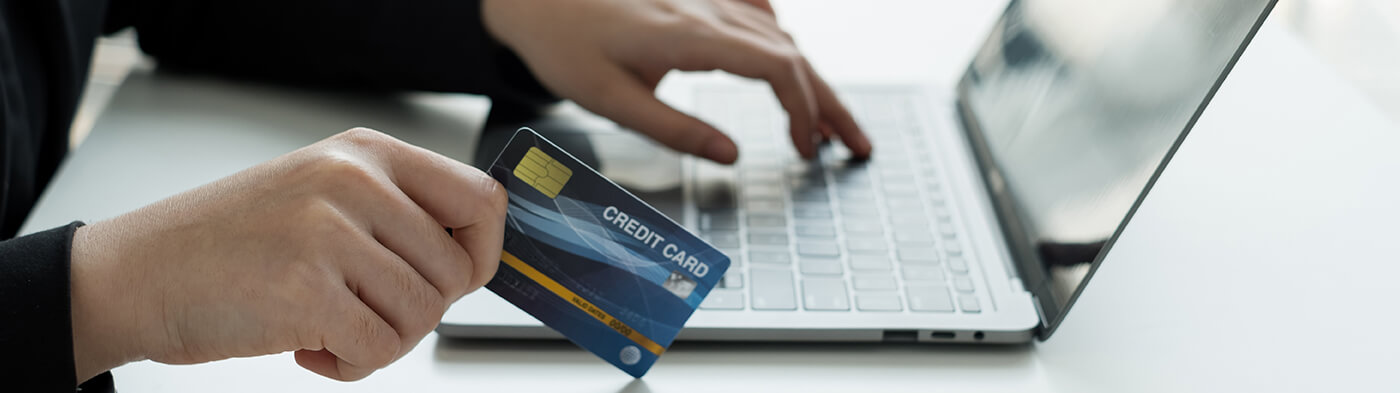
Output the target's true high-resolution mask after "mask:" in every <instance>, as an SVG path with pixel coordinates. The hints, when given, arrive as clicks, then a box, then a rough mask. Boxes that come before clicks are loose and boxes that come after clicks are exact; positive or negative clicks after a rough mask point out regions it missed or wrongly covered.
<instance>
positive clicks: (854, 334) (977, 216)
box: [437, 0, 1276, 343]
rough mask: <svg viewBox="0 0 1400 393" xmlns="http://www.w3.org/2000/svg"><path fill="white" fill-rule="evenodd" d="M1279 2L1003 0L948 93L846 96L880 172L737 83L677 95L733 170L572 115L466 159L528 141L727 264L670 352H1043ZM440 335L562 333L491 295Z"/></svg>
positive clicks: (473, 299) (487, 145)
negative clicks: (793, 138)
mask: <svg viewBox="0 0 1400 393" xmlns="http://www.w3.org/2000/svg"><path fill="white" fill-rule="evenodd" d="M1275 2H1276V0H1152V1H1145V2H1130V3H1124V4H1117V3H1113V2H1109V3H1104V2H1091V1H1082V0H1017V1H1012V2H1011V3H1010V5H1009V6H1008V7H1007V9H1006V10H1005V12H1004V13H1003V14H1002V16H1001V18H1000V19H999V21H998V22H997V23H996V24H995V26H994V28H993V29H992V31H991V33H990V34H989V36H988V37H987V40H986V43H985V44H984V45H983V46H982V48H981V49H980V50H978V51H977V53H976V54H975V56H974V58H973V59H972V61H971V64H969V65H968V67H967V71H966V72H965V74H964V75H963V77H962V79H961V81H960V82H959V84H958V86H957V87H956V88H953V89H948V88H938V87H930V85H929V84H926V83H910V84H908V85H870V86H859V85H850V86H839V87H838V89H839V90H840V94H841V96H842V100H843V102H845V103H846V104H847V105H848V107H850V109H851V110H852V112H853V114H854V115H855V116H856V119H857V122H859V123H860V124H861V125H862V126H863V128H864V129H865V130H866V132H867V133H869V135H870V136H871V138H872V141H873V143H874V145H875V147H876V150H875V155H874V157H872V158H871V159H869V160H863V161H861V160H852V159H851V157H850V153H849V151H846V150H844V149H843V148H841V147H840V146H836V145H835V144H833V145H830V146H824V147H823V148H822V149H821V153H820V154H819V157H818V158H817V159H815V160H801V159H799V158H798V157H797V155H796V153H795V152H794V151H793V148H792V147H791V146H790V142H788V137H787V133H786V132H785V130H786V129H787V128H786V117H785V114H784V112H783V111H782V110H781V107H780V106H779V105H778V104H777V102H776V100H774V99H773V98H772V97H771V93H769V92H768V91H767V90H766V89H765V88H764V87H763V86H762V85H761V84H757V83H738V82H733V83H730V82H719V83H710V84H701V85H696V86H691V87H688V88H686V89H685V91H683V92H681V93H680V95H679V97H682V98H680V99H674V100H670V101H671V102H673V103H676V104H677V105H680V106H683V107H685V108H686V109H687V110H688V111H690V112H691V113H693V114H695V115H696V116H698V117H700V118H702V119H705V120H707V121H709V122H711V123H712V124H714V125H716V126H717V127H718V128H719V129H721V130H725V131H726V132H728V133H729V134H730V135H731V136H732V137H734V138H735V140H736V141H737V142H738V143H739V145H740V157H741V158H740V161H739V162H738V163H737V164H736V165H733V166H724V165H718V164H714V163H709V162H705V161H703V160H699V159H694V158H689V157H680V156H678V155H676V154H675V153H673V152H670V151H667V150H665V149H664V148H660V147H657V146H656V145H655V144H654V143H651V142H649V141H646V140H645V139H643V138H641V137H638V136H636V135H635V134H632V133H629V132H625V131H619V130H617V129H616V127H615V126H612V125H611V124H610V123H608V122H606V121H600V120H598V119H596V118H594V119H590V118H588V117H587V116H582V115H579V114H578V113H572V112H578V111H577V109H573V110H570V109H568V108H563V109H555V110H553V111H550V113H547V114H545V115H543V116H535V117H520V116H518V115H510V114H497V113H493V114H492V116H493V119H490V120H489V121H488V129H487V131H486V132H485V133H484V134H483V137H482V138H483V139H482V142H481V143H480V144H478V149H479V153H478V154H477V155H476V157H486V158H487V159H489V158H490V157H494V156H495V154H494V151H497V150H499V149H500V146H503V145H504V143H505V139H508V138H509V134H510V131H513V130H514V129H515V128H516V127H518V126H520V125H529V126H531V127H533V128H534V129H536V130H538V131H540V132H541V133H543V134H545V135H546V136H547V137H549V138H551V139H552V140H554V141H555V142H556V143H558V144H559V145H561V146H562V147H564V148H565V149H566V150H568V151H571V152H572V153H573V154H575V155H576V156H578V157H580V158H581V159H583V160H584V161H586V162H588V163H589V164H590V165H592V166H594V167H595V168H598V169H599V170H600V171H601V172H603V173H604V174H605V175H607V176H609V177H610V178H612V179H614V180H615V181H617V182H618V183H619V184H622V185H623V186H625V187H627V188H629V189H630V190H631V191H633V192H634V193H635V194H637V195H638V196H640V197H642V198H643V199H645V200H647V201H648V202H649V203H652V204H653V205H655V206H657V208H658V209H660V210H662V211H663V212H665V213H667V214H668V215H669V216H671V217H673V218H674V219H675V220H676V221H677V222H680V223H683V224H684V225H686V226H687V227H689V228H690V229H692V230H694V231H695V232H697V233H699V234H700V235H701V236H702V237H704V238H705V239H707V240H708V241H709V242H710V243H711V244H713V245H715V246H716V247H717V248H720V249H721V250H723V251H724V252H725V253H726V254H728V255H729V256H730V257H731V259H732V261H733V265H732V267H731V268H730V270H729V272H728V273H727V274H726V275H725V277H724V279H723V281H722V283H721V284H720V286H719V287H717V288H716V289H715V290H714V291H713V292H711V294H710V295H709V297H708V298H707V299H706V300H705V302H704V303H703V304H702V305H701V308H700V310H699V311H697V312H696V313H695V314H694V316H693V317H692V318H691V320H690V321H689V322H688V323H687V324H686V328H685V330H683V331H682V332H681V334H680V336H679V337H678V339H680V340H725V341H736V340H737V341H745V340H760V341H892V342H918V343H941V342H958V343H1019V342H1027V341H1031V340H1033V339H1037V338H1038V339H1041V340H1044V339H1047V338H1049V337H1050V335H1051V334H1052V333H1054V331H1055V329H1056V327H1058V326H1059V324H1060V322H1061V321H1062V320H1064V318H1065V315H1066V313H1068V311H1069V309H1070V307H1071V306H1072V305H1073V304H1074V301H1075V298H1076V297H1077V296H1078V295H1079V293H1080V292H1081V291H1083V290H1084V287H1085V285H1087V283H1088V281H1089V279H1090V278H1091V277H1092V276H1093V274H1094V271H1095V269H1096V268H1097V267H1098V266H1099V264H1100V263H1102V261H1103V260H1104V257H1105V256H1106V255H1107V254H1108V252H1109V250H1110V249H1111V248H1112V246H1113V243H1114V240H1115V239H1116V238H1117V237H1118V235H1119V234H1120V233H1121V232H1122V230H1123V228H1124V227H1125V226H1126V225H1127V223H1128V221H1129V220H1130V219H1131V217H1132V215H1133V212H1134V211H1135V210H1136V208H1137V206H1138V205H1139V204H1140V203H1141V202H1142V200H1143V199H1144V197H1145V196H1146V195H1147V193H1148V191H1150V190H1151V188H1152V184H1153V182H1154V181H1155V180H1156V178H1157V176H1158V175H1159V174H1160V173H1162V171H1163V169H1164V168H1165V167H1166V165H1167V163H1168V162H1169V160H1170V158H1171V156H1172V154H1173V153H1174V151H1175V150H1176V148H1177V146H1179V145H1180V143H1181V141H1182V140H1183V139H1184V138H1185V137H1186V134H1187V132H1188V131H1189V130H1190V129H1191V127H1192V125H1193V124H1194V122H1195V121H1196V119H1197V118H1198V117H1199V116H1200V114H1201V112H1202V111H1203V110H1204V109H1205V107H1206V104H1207V103H1208V102H1209V101H1210V99H1211V96H1212V95H1213V94H1214V93H1215V91H1216V89H1217V88H1218V87H1219V86H1220V84H1221V83H1222V82H1223V80H1224V78H1225V76H1226V74H1227V73H1228V72H1229V70H1230V69H1231V67H1232V66H1233V65H1234V63H1235V61H1236V60H1237V59H1238V58H1239V56H1240V54H1241V53H1242V52H1243V50H1244V48H1245V46H1246V45H1247V44H1248V43H1249V40H1250V39H1251V38H1252V37H1253V35H1254V33H1255V32H1256V31H1257V30H1258V28H1259V26H1260V25H1261V24H1262V23H1263V21H1264V19H1265V17H1266V16H1267V15H1268V13H1269V11H1270V10H1271V9H1272V8H1273V6H1274V4H1275ZM911 50H915V49H911ZM873 71H876V72H878V70H873ZM668 97H669V96H668ZM503 113H504V111H503ZM532 116H533V115H532ZM437 331H438V332H439V333H440V334H442V335H444V336H447V337H464V338H516V339H519V338H560V337H561V336H559V335H558V334H557V333H555V332H553V331H552V330H550V329H548V328H546V327H544V326H543V325H541V324H540V323H539V322H537V321H535V320H534V319H533V318H532V317H530V316H529V315H527V314H525V313H524V312H522V311H519V310H518V309H516V308H515V307H514V306H511V305H510V304H509V303H506V302H505V301H504V300H501V299H500V298H498V297H496V296H495V295H494V294H491V293H489V292H484V291H483V292H478V293H475V294H473V295H470V296H467V297H465V298H463V299H462V300H461V301H459V302H458V303H457V304H455V305H453V306H452V307H451V308H450V309H449V310H448V312H447V314H446V315H445V316H444V318H443V321H442V323H441V324H440V325H439V327H438V329H437Z"/></svg>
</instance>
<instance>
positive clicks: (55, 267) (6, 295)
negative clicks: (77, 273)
mask: <svg viewBox="0 0 1400 393" xmlns="http://www.w3.org/2000/svg"><path fill="white" fill-rule="evenodd" d="M82 225H83V224H82V223H81V222H74V223H72V224H69V225H68V226H65V227H59V228H54V229H50V230H47V231H44V232H39V233H35V234H32V235H29V236H24V237H20V238H15V239H10V240H6V241H3V242H0V348H3V350H0V384H3V385H4V386H5V387H6V390H9V389H10V388H13V390H12V391H15V392H72V391H73V390H74V388H75V387H76V386H77V383H76V381H74V379H75V376H74V370H73V327H72V324H73V315H72V311H71V309H72V303H71V301H70V300H69V291H68V289H69V275H68V271H69V270H68V267H69V259H68V257H69V250H70V248H71V247H72V245H73V232H74V231H76V230H77V229H78V227H79V226H82ZM111 378H112V377H111V375H110V374H103V375H101V376H99V377H97V378H93V379H92V380H91V381H89V382H88V383H87V384H85V385H84V386H83V387H84V391H93V390H94V389H93V388H96V389H95V390H97V391H102V390H111ZM97 385H102V387H101V388H98V386H97Z"/></svg>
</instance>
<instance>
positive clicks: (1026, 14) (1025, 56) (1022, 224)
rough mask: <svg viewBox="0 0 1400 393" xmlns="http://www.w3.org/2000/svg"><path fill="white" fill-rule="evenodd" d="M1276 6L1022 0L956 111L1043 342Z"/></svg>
mask: <svg viewBox="0 0 1400 393" xmlns="http://www.w3.org/2000/svg"><path fill="white" fill-rule="evenodd" d="M1273 4H1274V0H1135V1H1098V0H1013V1H1012V2H1011V4H1010V6H1009V7H1008V8H1007V10H1006V13H1005V14H1004V15H1003V16H1002V19H1001V20H1000V21H999V22H998V23H997V24H996V26H995V27H994V28H993V31H992V33H991V34H990V37H989V38H988V40H987V42H986V43H985V44H984V46H983V47H982V49H981V50H980V51H979V52H978V53H977V55H976V58H975V59H973V61H972V64H971V66H969V69H968V71H967V74H966V75H965V76H964V78H963V81H962V83H961V84H960V86H959V107H960V110H961V114H962V117H963V120H964V122H966V124H967V125H968V127H967V129H968V133H969V136H970V139H971V141H972V144H973V148H974V150H975V151H976V152H977V156H978V160H979V165H980V166H981V167H982V170H983V173H984V175H985V176H984V178H985V179H986V183H987V187H988V190H989V191H990V192H991V195H992V196H993V199H994V200H995V205H996V208H997V214H998V217H999V218H1000V221H1001V224H1002V229H1003V230H1004V231H1005V232H1006V235H1007V236H1006V237H1007V239H1008V241H1009V246H1010V248H1011V251H1012V254H1013V255H1012V256H1013V258H1014V259H1015V260H1016V263H1017V265H1018V266H1017V270H1019V271H1020V273H1021V276H1022V277H1021V278H1022V282H1023V283H1024V284H1025V286H1026V288H1027V289H1028V290H1029V291H1031V293H1032V294H1034V295H1035V296H1036V298H1037V301H1038V303H1039V306H1040V308H1041V312H1042V316H1043V323H1044V326H1043V327H1042V329H1041V331H1040V333H1039V334H1040V335H1041V337H1042V338H1045V337H1048V336H1049V335H1050V333H1052V332H1053V331H1054V329H1055V327H1056V326H1057V325H1058V324H1059V322H1060V321H1061V320H1062V319H1063V317H1064V315H1065V312H1066V311H1067V310H1068V309H1069V306H1070V305H1071V304H1072V303H1073V301H1074V298H1075V297H1076V296H1078V294H1079V292H1080V291H1081V290H1082V289H1083V287H1084V283H1085V282H1087V281H1088V278H1089V277H1090V276H1091V275H1092V274H1093V271H1094V269H1095V268H1096V267H1097V266H1098V262H1100V261H1102V260H1103V257H1104V255H1105V254H1106V253H1107V251H1108V248H1109V246H1111V245H1112V243H1113V241H1114V239H1115V238H1116V236H1117V234H1118V233H1119V231H1121V229H1122V228H1123V227H1124V226H1125V224H1126V223H1127V221H1128V218H1129V217H1131V215H1132V212H1133V210H1134V209H1136V207H1137V204H1138V203H1139V202H1140V201H1141V200H1142V197H1143V196H1144V195H1146V193H1147V190H1148V189H1149V188H1150V187H1151V184H1152V182H1153V181H1154V180H1155V179H1156V176H1157V175H1158V174H1159V173H1160V171H1161V169H1162V168H1163V166H1165V165H1166V162H1167V160H1168V159H1169V158H1170V156H1171V153H1172V152H1173V151H1175V149H1176V147H1177V146H1178V144H1179V143H1180V142H1181V140H1182V138H1183V137H1185V135H1186V132H1187V130H1189V129H1190V127H1191V125H1192V124H1193V123H1194V122H1195V120H1196V118H1197V116H1199V115H1200V113H1201V111H1202V110H1203V109H1204V108H1205V105H1206V102H1208V101H1209V100H1210V97H1211V95H1212V94H1214V92H1215V89H1216V88H1217V87H1218V86H1219V84H1220V82H1221V81H1223V80H1224V77H1225V74H1226V73H1227V72H1228V71H1229V69H1230V67H1231V66H1233V65H1234V61H1235V59H1237V58H1238V56H1239V54H1240V52H1242V51H1243V49H1244V46H1245V44H1246V43H1247V42H1248V41H1249V38H1250V37H1252V36H1253V34H1254V32H1255V31H1256V30H1257V29H1258V26H1259V24H1260V23H1262V21H1263V19H1264V17H1265V16H1266V15H1267V14H1268V11H1269V10H1270V9H1271V8H1272V7H1273ZM1163 246H1168V245H1163Z"/></svg>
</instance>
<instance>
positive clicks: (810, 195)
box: [792, 188, 831, 203]
mask: <svg viewBox="0 0 1400 393" xmlns="http://www.w3.org/2000/svg"><path fill="white" fill-rule="evenodd" d="M792 200H794V201H797V202H811V203H819V202H827V201H830V200H831V197H829V196H827V195H826V189H825V188H812V189H805V190H794V191H793V193H792Z"/></svg>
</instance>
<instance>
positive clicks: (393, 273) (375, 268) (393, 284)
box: [345, 229, 465, 359]
mask: <svg viewBox="0 0 1400 393" xmlns="http://www.w3.org/2000/svg"><path fill="white" fill-rule="evenodd" d="M438 232H439V233H444V234H445V232H444V231H442V230H441V229H439V230H438ZM366 237H368V236H366ZM359 244H365V245H366V247H364V248H365V250H363V251H361V252H360V254H361V255H362V256H364V257H363V258H360V259H358V260H357V261H353V262H352V264H351V265H350V266H347V267H346V272H345V280H346V284H347V286H349V287H350V288H351V290H352V292H354V293H355V294H356V296H358V297H359V298H360V301H362V302H364V304H365V305H366V306H369V308H370V309H371V310H373V311H374V312H375V314H378V315H379V317H380V318H381V319H383V320H384V321H385V322H388V323H389V326H390V327H392V328H393V329H394V332H396V333H397V334H398V337H399V350H398V352H397V353H396V354H395V355H394V359H398V358H399V357H402V356H403V355H404V354H405V353H408V351H409V350H411V349H413V347H414V346H416V345H418V342H419V341H421V340H422V339H423V337H424V336H427V335H428V332H430V331H432V330H433V328H434V327H436V326H437V324H438V322H439V321H441V320H442V314H443V313H444V312H446V311H447V300H446V296H445V295H443V294H442V293H441V292H439V290H438V288H435V287H434V286H433V285H432V284H430V283H429V282H428V280H427V279H425V278H424V277H423V276H422V275H421V274H420V271H419V270H416V269H415V268H414V267H413V266H410V264H409V263H408V262H407V261H404V260H403V259H401V258H400V257H399V256H398V255H396V254H395V252H393V251H390V250H389V249H387V248H384V247H382V246H380V245H379V243H376V242H375V241H374V239H363V240H362V241H361V242H360V243H359ZM452 247H453V248H459V247H457V245H456V244H455V243H453V244H452ZM462 281H465V279H463V280H462ZM459 286H465V285H459ZM453 299H455V296H454V297H453Z"/></svg>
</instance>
